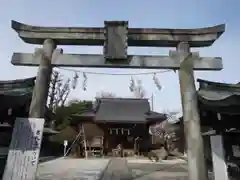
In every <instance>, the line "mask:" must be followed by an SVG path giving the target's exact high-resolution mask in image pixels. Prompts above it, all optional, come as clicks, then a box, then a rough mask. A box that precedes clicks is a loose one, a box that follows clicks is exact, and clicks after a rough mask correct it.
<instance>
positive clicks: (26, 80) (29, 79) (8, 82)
mask: <svg viewBox="0 0 240 180" xmlns="http://www.w3.org/2000/svg"><path fill="white" fill-rule="evenodd" d="M34 80H36V77H31V78H25V79H15V80H4V81H0V84H18V83H25V82H28V81H34Z"/></svg>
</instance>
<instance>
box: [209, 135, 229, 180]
mask: <svg viewBox="0 0 240 180" xmlns="http://www.w3.org/2000/svg"><path fill="white" fill-rule="evenodd" d="M210 141H211V150H212V161H213V171H214V179H215V180H228V171H227V165H226V162H225V156H224V150H223V140H222V136H221V135H215V136H210Z"/></svg>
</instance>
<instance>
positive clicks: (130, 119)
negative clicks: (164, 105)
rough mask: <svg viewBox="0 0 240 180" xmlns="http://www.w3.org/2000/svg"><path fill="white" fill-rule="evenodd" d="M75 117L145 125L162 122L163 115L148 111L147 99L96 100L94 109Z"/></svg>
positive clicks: (164, 116) (164, 117)
mask: <svg viewBox="0 0 240 180" xmlns="http://www.w3.org/2000/svg"><path fill="white" fill-rule="evenodd" d="M76 116H77V117H83V118H92V119H93V120H94V121H95V122H96V123H97V122H113V123H114V122H118V123H119V122H121V123H147V122H149V121H155V120H157V121H163V120H165V119H166V118H167V117H166V115H165V114H161V113H157V112H153V111H150V105H149V102H148V99H132V98H98V99H96V103H95V108H94V109H93V110H92V111H86V112H84V113H82V114H79V115H76Z"/></svg>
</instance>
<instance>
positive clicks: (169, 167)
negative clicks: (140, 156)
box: [128, 162, 188, 180]
mask: <svg viewBox="0 0 240 180" xmlns="http://www.w3.org/2000/svg"><path fill="white" fill-rule="evenodd" d="M128 167H129V168H130V169H131V170H132V176H133V180H146V179H148V180H188V172H187V164H186V162H185V163H163V162H159V163H151V162H149V163H131V162H129V163H128Z"/></svg>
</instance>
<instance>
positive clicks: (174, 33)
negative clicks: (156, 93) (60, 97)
mask: <svg viewBox="0 0 240 180" xmlns="http://www.w3.org/2000/svg"><path fill="white" fill-rule="evenodd" d="M104 25H105V26H104V27H98V28H94V27H89V28H85V27H39V26H29V25H25V24H22V23H19V22H16V21H12V28H13V29H14V30H15V31H16V32H17V33H18V35H19V37H20V38H21V39H22V40H23V41H24V42H26V43H31V44H42V45H43V48H40V49H39V48H38V49H36V51H35V52H34V53H14V54H13V57H12V64H14V65H20V66H39V71H38V76H37V79H36V85H35V90H34V93H33V98H32V103H31V107H30V117H34V118H43V113H44V110H45V104H46V100H47V95H48V86H49V80H50V75H51V71H52V67H56V66H65V67H95V68H138V69H144V68H145V69H146V68H147V69H172V70H178V71H179V84H180V90H181V99H182V107H183V116H184V127H185V128H186V131H185V138H186V142H187V144H188V146H187V154H188V168H189V179H191V180H193V179H194V180H206V179H207V172H206V167H205V162H204V155H203V142H202V136H201V132H200V125H199V113H198V107H197V96H196V88H195V82H194V73H193V72H194V70H221V69H222V68H223V67H222V59H221V58H219V57H200V56H199V53H197V52H190V48H191V47H198V48H199V47H207V46H211V45H212V44H213V43H214V41H215V40H217V39H218V38H219V37H220V36H221V34H222V33H224V31H225V25H218V26H215V27H208V28H201V29H156V28H154V29H149V28H146V29H142V28H129V27H128V22H127V21H105V22H104ZM57 45H89V46H93V45H101V46H104V52H103V55H102V54H99V55H92V54H64V53H63V50H62V49H56V47H57ZM128 46H138V47H175V48H176V51H170V52H169V56H144V55H141V56H138V55H128V54H127V48H128Z"/></svg>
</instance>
